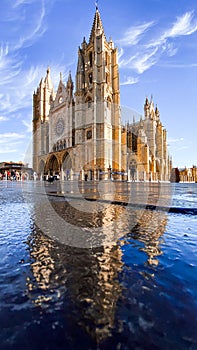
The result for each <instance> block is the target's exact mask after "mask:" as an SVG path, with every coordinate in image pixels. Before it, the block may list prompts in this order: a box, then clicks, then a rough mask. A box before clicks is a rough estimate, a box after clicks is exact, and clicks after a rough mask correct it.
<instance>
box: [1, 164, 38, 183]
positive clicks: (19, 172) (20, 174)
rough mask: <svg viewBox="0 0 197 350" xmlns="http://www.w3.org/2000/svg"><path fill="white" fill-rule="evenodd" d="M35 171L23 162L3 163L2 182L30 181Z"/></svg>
mask: <svg viewBox="0 0 197 350" xmlns="http://www.w3.org/2000/svg"><path fill="white" fill-rule="evenodd" d="M32 175H33V170H32V169H31V168H29V167H28V164H24V163H22V162H18V163H17V162H1V163H0V180H30V179H31V178H32Z"/></svg>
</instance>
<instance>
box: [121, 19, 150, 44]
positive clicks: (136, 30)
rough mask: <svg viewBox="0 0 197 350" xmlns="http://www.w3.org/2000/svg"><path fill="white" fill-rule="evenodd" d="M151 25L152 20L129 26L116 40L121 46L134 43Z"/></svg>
mask: <svg viewBox="0 0 197 350" xmlns="http://www.w3.org/2000/svg"><path fill="white" fill-rule="evenodd" d="M153 25H154V22H147V23H143V24H139V25H136V26H133V27H130V28H129V29H127V31H126V32H125V33H124V36H123V37H122V38H121V39H118V40H116V42H117V43H118V44H120V45H121V46H130V45H136V44H137V43H138V42H139V41H140V39H141V37H142V35H143V34H144V33H145V32H146V31H147V30H148V29H149V28H150V27H152V26H153Z"/></svg>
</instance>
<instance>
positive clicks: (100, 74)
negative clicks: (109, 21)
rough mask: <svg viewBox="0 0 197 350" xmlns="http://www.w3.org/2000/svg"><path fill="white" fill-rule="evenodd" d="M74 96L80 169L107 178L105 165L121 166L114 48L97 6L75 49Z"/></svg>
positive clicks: (116, 59) (94, 175)
mask: <svg viewBox="0 0 197 350" xmlns="http://www.w3.org/2000/svg"><path fill="white" fill-rule="evenodd" d="M75 99H76V105H75V140H76V145H83V146H84V147H83V152H82V153H81V159H83V167H84V170H85V171H87V172H88V171H91V174H92V176H93V177H94V179H96V178H98V176H99V175H98V174H99V172H100V173H102V174H105V176H102V178H108V171H109V169H111V170H112V171H120V170H121V123H120V91H119V71H118V52H117V48H115V47H114V43H113V41H112V40H111V39H110V40H109V41H107V39H106V36H105V33H104V29H103V24H102V21H101V16H100V12H99V10H98V6H96V11H95V16H94V21H93V25H92V29H91V33H90V38H89V41H88V42H86V39H85V38H84V39H83V42H82V44H81V47H79V50H78V65H77V72H76V93H75ZM79 148H80V147H79ZM111 170H110V171H111Z"/></svg>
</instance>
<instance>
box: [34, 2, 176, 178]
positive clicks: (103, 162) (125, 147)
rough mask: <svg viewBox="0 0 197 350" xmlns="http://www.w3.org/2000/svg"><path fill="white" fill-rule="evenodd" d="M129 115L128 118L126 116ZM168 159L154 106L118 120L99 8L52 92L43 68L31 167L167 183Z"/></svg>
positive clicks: (115, 76)
mask: <svg viewBox="0 0 197 350" xmlns="http://www.w3.org/2000/svg"><path fill="white" fill-rule="evenodd" d="M131 117H132V116H131ZM171 167H172V164H171V159H170V158H169V155H168V150H167V135H166V130H165V129H164V128H163V125H162V123H161V121H160V114H159V110H158V108H157V107H156V109H155V108H154V104H153V101H152V99H151V100H150V101H149V100H148V99H147V98H146V101H145V105H144V118H142V117H141V119H140V120H139V121H137V122H135V121H134V120H133V121H132V122H128V123H127V124H124V125H123V124H122V122H121V106H120V87H119V67H118V52H117V48H115V47H114V43H113V41H112V40H110V41H107V39H106V36H105V33H104V29H103V25H102V21H101V17H100V13H99V10H98V8H97V9H96V12H95V17H94V22H93V26H92V30H91V33H90V38H89V41H88V42H86V40H85V38H84V40H83V42H82V44H81V47H79V50H78V65H77V71H76V88H75V92H74V84H73V81H72V77H71V73H69V76H68V80H67V83H66V85H65V84H64V83H63V81H62V76H61V74H60V81H59V85H58V89H57V91H56V92H55V91H54V88H53V83H52V80H51V76H50V68H48V69H47V74H46V77H45V79H41V81H40V84H39V87H38V88H37V91H36V92H34V95H33V168H34V170H35V171H36V172H37V174H38V175H39V176H40V177H42V178H43V176H48V175H57V176H59V177H60V178H61V179H62V180H74V179H78V180H84V179H89V180H106V179H113V180H128V181H158V180H159V181H168V180H169V176H170V173H171Z"/></svg>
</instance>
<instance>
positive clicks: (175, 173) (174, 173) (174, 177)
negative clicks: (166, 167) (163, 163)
mask: <svg viewBox="0 0 197 350" xmlns="http://www.w3.org/2000/svg"><path fill="white" fill-rule="evenodd" d="M170 182H180V172H179V169H178V168H172V170H171V175H170Z"/></svg>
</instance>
